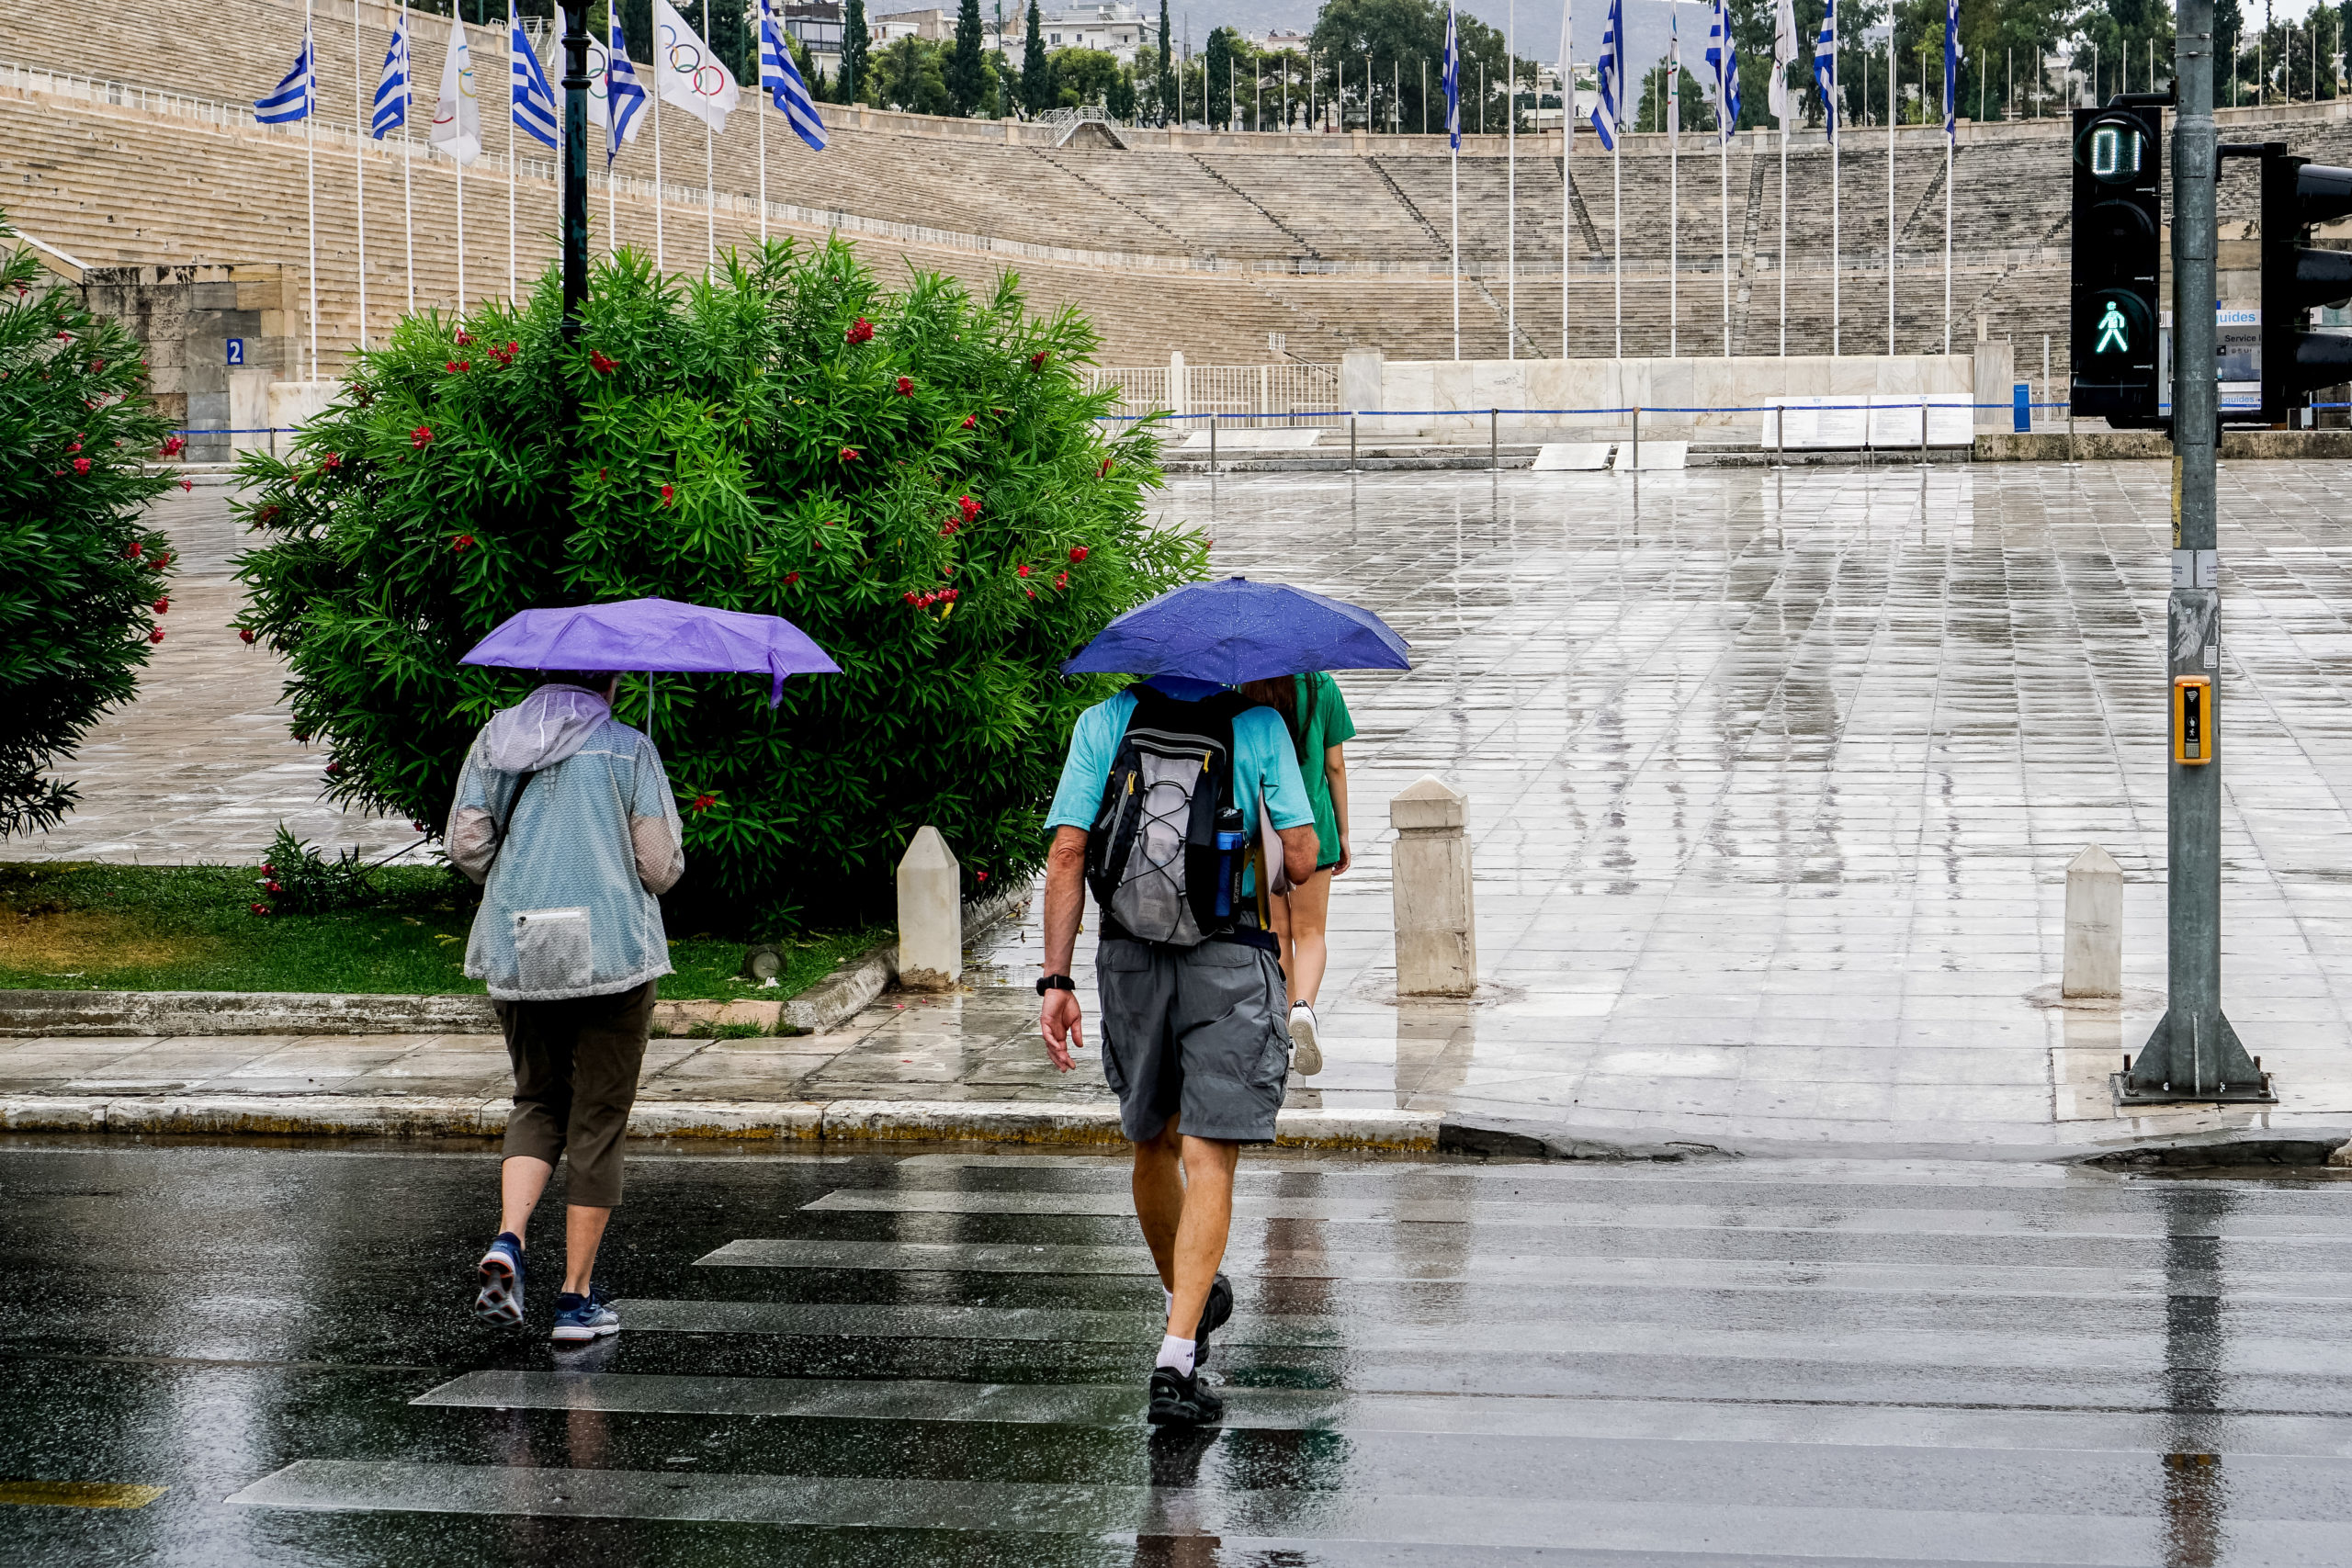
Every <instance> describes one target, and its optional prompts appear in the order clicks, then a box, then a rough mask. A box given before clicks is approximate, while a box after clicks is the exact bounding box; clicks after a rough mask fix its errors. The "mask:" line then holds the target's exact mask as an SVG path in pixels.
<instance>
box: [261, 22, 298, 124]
mask: <svg viewBox="0 0 2352 1568" xmlns="http://www.w3.org/2000/svg"><path fill="white" fill-rule="evenodd" d="M311 85H312V84H311V25H310V24H309V23H308V22H305V23H303V24H302V52H301V53H300V54H298V55H296V56H295V57H294V69H293V70H291V71H288V73H286V80H285V81H283V82H280V83H279V84H278V85H277V91H276V92H274V93H272V94H270V96H267V97H266V98H262V99H258V100H256V101H255V103H254V118H255V119H257V120H259V121H261V122H262V124H264V125H284V124H286V123H288V121H290V120H297V119H308V118H311Z"/></svg>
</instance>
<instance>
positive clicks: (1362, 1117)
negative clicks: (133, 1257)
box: [0, 1094, 1440, 1154]
mask: <svg viewBox="0 0 2352 1568" xmlns="http://www.w3.org/2000/svg"><path fill="white" fill-rule="evenodd" d="M506 1113H507V1101H506V1100H503V1099H500V1100H487V1101H482V1100H427V1099H414V1100H412V1099H406V1098H402V1097H399V1096H381V1097H367V1096H360V1095H332V1094H306V1095H284V1096H267V1095H250V1096H237V1095H216V1096H206V1097H202V1098H190V1099H182V1100H162V1099H152V1100H151V1099H137V1098H124V1099H104V1098H100V1097H96V1096H90V1097H86V1098H83V1097H74V1096H42V1095H11V1096H0V1131H5V1132H10V1133H94V1134H128V1135H130V1136H133V1137H136V1136H141V1135H147V1134H180V1135H187V1134H196V1135H209V1136H216V1137H220V1136H228V1137H346V1138H348V1137H378V1138H383V1137H390V1138H435V1137H462V1138H492V1137H497V1136H499V1135H500V1134H503V1132H504V1131H505V1128H506ZM1275 1128H1276V1132H1275V1142H1276V1143H1278V1144H1280V1145H1283V1147H1285V1148H1308V1149H1364V1150H1385V1151H1392V1152H1397V1153H1405V1154H1431V1153H1435V1152H1436V1151H1437V1149H1438V1148H1439V1146H1440V1138H1439V1119H1438V1118H1437V1117H1436V1116H1433V1115H1430V1114H1428V1113H1425V1112H1419V1111H1283V1113H1282V1114H1281V1116H1280V1117H1279V1118H1278V1119H1277V1120H1276V1122H1275ZM628 1135H629V1136H630V1137H632V1138H719V1139H727V1140H730V1141H737V1142H747V1143H760V1142H775V1143H826V1144H888V1143H943V1142H970V1143H1001V1144H1033V1145H1058V1146H1072V1145H1076V1146H1088V1145H1091V1146H1095V1147H1115V1146H1119V1145H1124V1144H1125V1142H1126V1140H1125V1138H1124V1137H1122V1136H1121V1135H1120V1133H1119V1111H1118V1108H1117V1107H1116V1106H1114V1105H1111V1104H1108V1103H1100V1102H1098V1103H1078V1104H1067V1103H1064V1104H1057V1103H1050V1102H1038V1101H1031V1100H784V1101H774V1102H761V1101H728V1100H710V1101H700V1102H696V1101H686V1102H675V1101H673V1102H666V1103H661V1104H653V1103H640V1104H639V1105H638V1106H637V1107H636V1108H635V1109H634V1110H632V1111H630V1112H629V1120H628Z"/></svg>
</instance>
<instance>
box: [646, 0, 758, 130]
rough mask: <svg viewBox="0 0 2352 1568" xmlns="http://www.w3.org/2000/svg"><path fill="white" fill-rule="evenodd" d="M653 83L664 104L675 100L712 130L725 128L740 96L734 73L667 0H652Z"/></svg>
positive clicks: (739, 100)
mask: <svg viewBox="0 0 2352 1568" xmlns="http://www.w3.org/2000/svg"><path fill="white" fill-rule="evenodd" d="M653 85H654V90H655V91H656V92H657V93H659V94H660V95H661V98H662V102H663V103H665V104H675V105H677V106H678V107H680V108H682V109H684V110H685V111H686V112H687V113H688V114H690V115H693V116H694V117H695V118H696V119H699V120H701V121H702V122H703V123H704V124H705V125H707V126H708V127H710V129H711V130H726V129H727V117H728V115H729V113H730V112H731V111H732V110H733V109H734V107H735V106H736V105H737V104H738V103H740V102H741V100H742V96H743V92H742V89H741V87H739V86H737V85H735V73H733V72H731V71H729V70H728V69H727V62H725V61H723V60H721V59H719V58H718V55H717V54H716V53H714V52H713V51H711V48H710V46H709V45H707V44H706V43H704V42H703V41H702V39H701V38H700V37H698V36H697V35H696V34H695V30H694V28H690V27H688V26H686V19H685V18H684V17H681V16H679V15H678V13H677V12H676V11H674V10H673V9H672V8H671V6H670V0H653Z"/></svg>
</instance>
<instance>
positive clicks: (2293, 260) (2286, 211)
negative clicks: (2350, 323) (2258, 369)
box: [2262, 141, 2352, 424]
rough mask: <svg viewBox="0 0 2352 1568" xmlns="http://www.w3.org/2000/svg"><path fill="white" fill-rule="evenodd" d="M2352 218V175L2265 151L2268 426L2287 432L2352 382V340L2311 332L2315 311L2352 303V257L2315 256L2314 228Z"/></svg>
mask: <svg viewBox="0 0 2352 1568" xmlns="http://www.w3.org/2000/svg"><path fill="white" fill-rule="evenodd" d="M2346 215H2352V169H2337V168H2331V167H2330V166H2328V165H2327V164H2314V163H2312V161H2311V160H2310V159H2309V158H2302V157H2298V156H2296V155H2295V154H2294V153H2292V152H2288V151H2287V145H2286V143H2285V142H2283V141H2270V142H2265V143H2264V144H2263V147H2262V421H2263V423H2266V424H2280V423H2285V422H2286V419H2287V417H2288V415H2289V413H2290V412H2291V411H2293V410H2295V409H2299V408H2301V407H2302V406H2303V404H2304V402H2305V401H2306V400H2308V399H2309V398H2310V396H2311V394H2312V391H2313V390H2314V389H2318V388H2321V387H2333V386H2335V385H2336V384H2337V383H2339V382H2344V381H2352V337H2346V336H2341V335H2338V334H2335V333H2313V332H2310V331H2307V330H2306V322H2305V317H2306V316H2307V315H2308V313H2309V312H2310V311H2311V310H2312V308H2313V307H2314V306H2319V305H2341V304H2343V303H2344V302H2345V301H2346V299H2352V251H2321V250H2313V249H2312V247H2310V246H2309V245H2307V244H2305V243H2303V242H2304V241H2305V240H2306V239H2307V238H2308V237H2309V236H2308V235H2307V233H2306V232H2305V231H2307V230H2308V229H2310V228H2311V226H2312V224H2314V223H2325V222H2327V221H2329V220H2332V219H2336V218H2342V217H2345V216H2346Z"/></svg>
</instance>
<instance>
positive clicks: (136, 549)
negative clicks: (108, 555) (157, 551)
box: [122, 539, 147, 560]
mask: <svg viewBox="0 0 2352 1568" xmlns="http://www.w3.org/2000/svg"><path fill="white" fill-rule="evenodd" d="M122 553H123V555H124V556H125V557H126V558H129V559H130V560H137V559H138V558H140V557H141V556H143V555H145V554H146V553H147V547H146V546H144V545H142V544H141V543H140V542H139V541H138V540H136V539H133V540H131V541H130V548H129V549H127V550H125V551H123V552H122Z"/></svg>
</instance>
